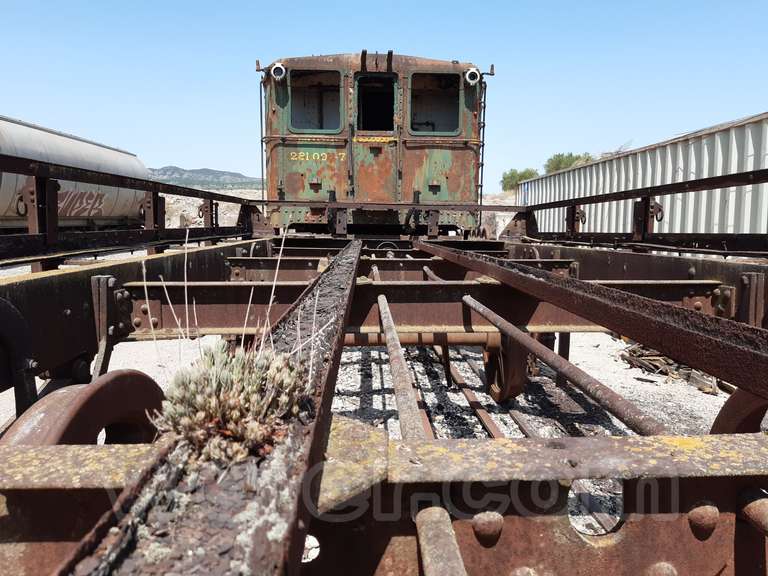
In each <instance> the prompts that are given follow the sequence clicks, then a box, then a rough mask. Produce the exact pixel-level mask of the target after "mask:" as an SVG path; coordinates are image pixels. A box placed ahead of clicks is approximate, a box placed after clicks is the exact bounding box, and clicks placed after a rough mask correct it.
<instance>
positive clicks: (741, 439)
mask: <svg viewBox="0 0 768 576" xmlns="http://www.w3.org/2000/svg"><path fill="white" fill-rule="evenodd" d="M765 475H768V437H766V436H765V435H764V434H732V435H708V436H695V437H687V436H686V437H683V436H615V437H614V436H593V437H589V438H558V439H556V440H538V439H530V438H525V439H512V438H504V439H494V440H433V441H429V442H421V443H406V442H401V441H391V442H390V444H389V464H388V471H387V479H388V481H389V482H394V483H398V484H403V483H415V482H495V481H500V482H508V481H513V480H561V479H562V480H574V479H577V478H688V477H693V478H700V477H721V476H730V477H737V476H765Z"/></svg>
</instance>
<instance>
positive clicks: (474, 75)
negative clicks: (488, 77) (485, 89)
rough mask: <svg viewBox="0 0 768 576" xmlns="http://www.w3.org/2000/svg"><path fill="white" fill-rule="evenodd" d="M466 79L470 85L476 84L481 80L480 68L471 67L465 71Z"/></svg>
mask: <svg viewBox="0 0 768 576" xmlns="http://www.w3.org/2000/svg"><path fill="white" fill-rule="evenodd" d="M464 80H465V81H466V83H467V84H469V85H470V86H474V85H475V84H477V83H478V82H480V70H478V69H477V68H469V69H467V71H466V72H464Z"/></svg>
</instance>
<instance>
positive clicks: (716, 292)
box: [712, 288, 720, 296]
mask: <svg viewBox="0 0 768 576" xmlns="http://www.w3.org/2000/svg"><path fill="white" fill-rule="evenodd" d="M712 294H713V295H714V296H720V288H715V289H714V290H712Z"/></svg>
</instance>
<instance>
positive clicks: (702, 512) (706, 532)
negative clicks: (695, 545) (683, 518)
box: [688, 502, 720, 540]
mask: <svg viewBox="0 0 768 576" xmlns="http://www.w3.org/2000/svg"><path fill="white" fill-rule="evenodd" d="M719 520H720V510H718V508H717V506H715V505H714V504H712V503H709V502H701V503H699V504H697V505H696V506H694V507H693V508H692V509H691V511H690V512H688V524H689V525H690V527H691V532H693V535H694V536H696V538H698V539H699V540H706V539H707V538H709V537H710V536H711V535H712V533H713V532H714V531H715V528H717V523H718V521H719Z"/></svg>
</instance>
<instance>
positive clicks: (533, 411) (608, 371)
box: [332, 333, 727, 535]
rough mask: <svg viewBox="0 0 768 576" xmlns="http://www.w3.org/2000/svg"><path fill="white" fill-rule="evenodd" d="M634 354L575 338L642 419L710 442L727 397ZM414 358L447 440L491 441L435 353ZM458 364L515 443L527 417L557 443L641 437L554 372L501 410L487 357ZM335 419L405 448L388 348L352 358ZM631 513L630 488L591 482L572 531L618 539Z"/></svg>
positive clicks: (471, 352) (464, 353)
mask: <svg viewBox="0 0 768 576" xmlns="http://www.w3.org/2000/svg"><path fill="white" fill-rule="evenodd" d="M625 347H626V344H625V343H624V342H622V341H621V340H618V339H616V338H613V337H612V336H610V335H608V334H600V333H590V334H574V335H572V337H571V361H572V362H573V363H574V364H575V365H577V366H579V367H580V368H581V369H582V370H584V371H585V372H587V373H588V374H590V375H592V376H594V377H596V378H597V379H598V380H600V381H601V382H602V383H603V384H605V385H607V386H609V387H610V388H612V389H613V390H615V391H616V392H618V393H619V394H621V395H622V396H624V397H625V398H627V399H628V400H630V401H632V402H633V403H635V404H636V405H637V406H638V407H639V408H640V409H641V410H643V411H646V412H649V413H652V414H654V415H655V416H656V418H658V419H659V420H660V421H662V422H663V423H664V424H666V425H667V426H668V428H669V430H670V432H671V433H674V434H683V435H691V434H705V433H707V431H708V429H709V427H710V426H711V424H712V422H713V421H714V419H715V416H716V415H717V412H718V410H720V408H721V407H722V405H723V403H724V402H725V400H726V398H727V395H726V394H724V393H721V394H719V395H717V396H713V395H709V394H704V393H703V392H701V391H699V390H698V389H697V388H695V387H694V386H692V385H690V384H688V383H687V382H685V381H683V380H680V379H673V378H667V377H664V376H656V375H649V374H647V373H644V372H643V371H642V370H640V369H638V368H632V367H630V366H629V365H627V364H626V363H625V362H624V361H623V360H621V358H620V357H619V354H620V352H621V351H622V350H624V348H625ZM405 357H406V360H407V361H408V363H409V366H410V368H411V373H412V376H413V380H414V382H415V384H416V387H417V388H418V389H419V390H420V392H421V395H422V398H423V401H424V405H425V407H426V411H427V413H428V415H429V419H430V421H431V422H432V426H433V429H434V432H435V436H436V437H437V438H487V437H488V434H487V433H486V432H485V430H484V429H483V427H482V426H481V424H480V421H479V419H478V418H477V417H476V416H475V414H474V412H473V411H472V409H471V408H470V406H469V404H468V402H467V400H466V398H465V397H464V395H463V394H462V393H461V391H460V390H459V389H458V388H457V387H455V386H453V387H448V386H447V385H446V378H445V371H444V370H443V366H442V363H441V362H440V359H439V358H438V356H437V354H436V353H435V352H434V351H433V350H432V349H430V348H425V347H407V348H406V349H405ZM451 362H452V364H453V365H454V366H455V367H456V369H457V370H458V372H459V374H461V376H462V377H463V378H464V380H465V382H466V385H467V386H468V387H469V388H470V389H472V391H473V392H474V393H475V395H476V396H477V398H478V400H479V401H480V403H481V404H482V405H483V407H484V408H485V409H486V410H487V411H488V413H489V414H490V415H491V417H492V418H493V420H494V422H496V424H497V425H498V426H499V428H500V429H501V430H502V432H503V433H504V435H505V436H507V437H522V436H523V434H522V432H521V431H520V429H519V428H518V427H517V425H516V424H515V423H514V421H513V420H512V418H511V417H510V416H509V412H508V411H509V409H515V410H517V411H518V412H520V413H521V414H523V415H524V416H525V417H526V418H527V419H528V420H529V423H530V424H531V425H533V426H534V427H535V429H536V430H537V432H538V433H539V434H540V435H541V436H544V437H547V438H557V437H563V436H591V435H598V434H610V435H627V434H633V432H632V431H631V430H629V429H628V428H627V427H626V426H624V425H623V424H622V423H621V422H619V421H618V420H617V419H616V418H615V417H613V416H612V415H610V414H608V413H607V412H606V411H605V410H603V409H602V408H601V407H600V406H598V405H597V404H595V403H594V402H592V401H591V400H590V399H589V398H588V397H586V396H585V395H584V394H582V393H581V392H580V391H579V390H577V389H575V388H572V387H567V388H561V387H559V386H557V385H556V384H555V382H554V378H555V374H554V372H552V370H550V369H549V368H548V367H547V366H544V365H543V364H541V363H539V364H538V366H539V371H540V373H539V375H538V376H536V377H533V378H531V382H530V384H529V385H528V386H527V388H526V391H525V392H524V393H523V394H522V395H520V396H519V397H517V398H515V399H513V400H510V401H508V402H506V403H504V404H503V405H499V404H497V403H496V402H494V401H493V399H492V398H491V397H490V396H488V395H487V394H485V392H483V388H484V377H483V373H482V351H481V349H480V348H467V347H465V348H453V349H452V350H451ZM332 410H333V412H335V413H338V414H344V415H345V416H350V417H353V418H358V419H360V420H362V421H365V422H367V423H370V424H373V425H375V426H378V427H382V428H385V429H386V430H387V432H388V434H389V437H390V438H393V439H395V438H400V428H399V421H398V418H397V409H396V404H395V397H394V393H393V389H392V380H391V376H390V372H389V363H388V356H387V351H386V348H384V347H378V348H347V349H345V350H344V353H343V354H342V358H341V365H340V368H339V376H338V379H337V383H336V393H335V396H334V399H333V407H332ZM622 507H623V498H622V493H621V483H620V482H618V481H615V480H611V479H604V480H583V481H581V482H579V483H575V484H574V485H573V486H572V488H571V490H570V492H569V495H568V509H569V510H568V513H569V518H570V521H571V524H572V525H573V527H574V528H575V529H576V530H577V531H579V532H581V533H584V534H589V535H599V534H604V533H606V532H607V531H610V529H611V528H612V527H613V526H616V525H618V523H619V522H620V518H621V515H622Z"/></svg>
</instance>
